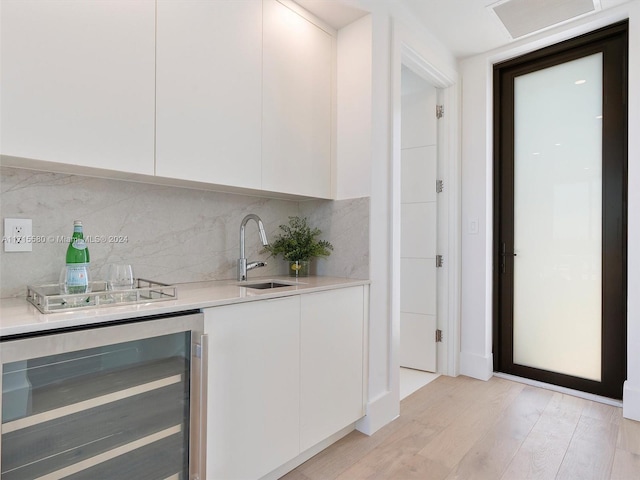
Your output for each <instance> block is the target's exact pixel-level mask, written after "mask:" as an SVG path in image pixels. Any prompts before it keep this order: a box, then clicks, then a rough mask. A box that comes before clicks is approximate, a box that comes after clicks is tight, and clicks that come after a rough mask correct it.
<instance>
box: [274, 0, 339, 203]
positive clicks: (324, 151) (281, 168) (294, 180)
mask: <svg viewBox="0 0 640 480" xmlns="http://www.w3.org/2000/svg"><path fill="white" fill-rule="evenodd" d="M263 8H264V32H263V83H262V92H263V103H262V188H263V189H264V190H269V191H276V192H284V193H291V194H297V195H308V196H312V197H320V198H330V197H331V194H332V192H331V154H332V148H331V112H332V94H331V90H332V88H331V86H332V70H333V69H332V65H333V39H332V37H331V35H329V34H328V33H327V32H325V31H324V30H322V29H321V28H319V27H318V26H316V25H315V24H313V23H311V22H310V21H309V20H307V19H306V18H303V17H302V16H300V15H298V14H297V13H295V12H294V11H292V10H291V9H289V8H288V7H287V6H285V5H283V4H281V3H279V2H278V1H276V0H265V1H264V2H263Z"/></svg>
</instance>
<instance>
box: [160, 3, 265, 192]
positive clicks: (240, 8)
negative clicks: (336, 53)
mask: <svg viewBox="0 0 640 480" xmlns="http://www.w3.org/2000/svg"><path fill="white" fill-rule="evenodd" d="M157 21H158V33H157V48H158V50H157V83H156V88H157V127H156V128H157V137H156V138H157V151H156V174H157V175H159V176H162V177H170V178H179V179H184V180H194V181H199V182H205V183H213V184H222V185H231V186H239V187H247V188H255V189H259V188H261V171H262V166H261V140H260V136H261V130H260V125H261V84H262V71H261V70H262V4H261V2H259V1H256V0H215V1H206V2H205V1H197V0H158V20H157Z"/></svg>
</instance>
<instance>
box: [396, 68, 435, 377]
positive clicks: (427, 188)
mask: <svg viewBox="0 0 640 480" xmlns="http://www.w3.org/2000/svg"><path fill="white" fill-rule="evenodd" d="M436 99H437V90H436V88H435V87H433V86H432V85H430V84H428V83H427V82H426V81H425V80H423V79H422V78H420V77H419V76H418V75H416V74H415V73H413V72H412V71H411V70H409V69H408V68H406V67H403V68H402V107H401V108H402V120H401V131H402V163H401V171H402V180H401V182H402V185H401V189H402V193H401V233H400V237H401V243H400V366H402V367H408V368H414V369H417V370H425V371H429V372H435V371H436V357H437V355H436V354H437V351H436V342H435V332H436V328H437V327H436V325H437V301H436V299H437V282H436V244H437V219H438V215H437V210H438V208H437V193H436V172H437V165H438V162H437V159H438V154H437V152H438V146H437V138H438V135H437V123H436V121H437V120H436V114H435V112H436Z"/></svg>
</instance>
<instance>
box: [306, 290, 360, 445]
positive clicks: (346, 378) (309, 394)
mask: <svg viewBox="0 0 640 480" xmlns="http://www.w3.org/2000/svg"><path fill="white" fill-rule="evenodd" d="M363 288H364V287H352V288H345V289H341V290H331V291H328V292H318V293H312V294H308V295H303V296H302V298H301V302H302V308H301V322H300V450H301V451H305V450H306V449H308V448H310V447H312V446H314V445H315V444H317V443H318V442H320V441H322V440H324V439H325V438H327V437H329V436H331V435H333V434H334V433H336V432H338V431H339V430H341V429H342V428H344V427H346V426H347V425H349V424H351V423H353V422H355V421H356V420H358V419H359V418H361V417H362V416H363V415H364V397H363V395H364V388H363V381H364V378H363V338H364V315H363V301H364V299H363Z"/></svg>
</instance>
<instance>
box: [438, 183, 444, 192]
mask: <svg viewBox="0 0 640 480" xmlns="http://www.w3.org/2000/svg"><path fill="white" fill-rule="evenodd" d="M442 190H444V182H443V181H442V180H436V193H442Z"/></svg>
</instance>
